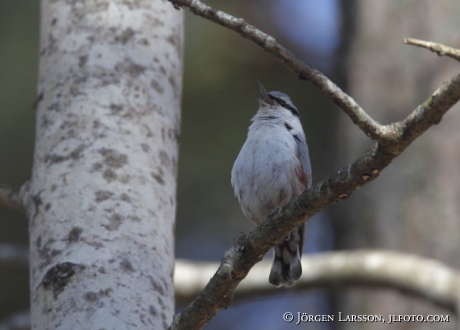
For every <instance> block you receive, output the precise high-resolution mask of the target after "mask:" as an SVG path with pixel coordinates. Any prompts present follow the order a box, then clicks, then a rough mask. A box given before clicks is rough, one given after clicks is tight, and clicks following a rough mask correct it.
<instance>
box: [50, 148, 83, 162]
mask: <svg viewBox="0 0 460 330" xmlns="http://www.w3.org/2000/svg"><path fill="white" fill-rule="evenodd" d="M84 149H85V146H84V145H83V144H82V145H80V146H78V147H77V148H76V149H74V150H73V151H72V152H70V153H69V154H68V155H65V156H63V155H56V154H51V155H46V156H45V162H46V163H48V164H51V165H52V164H57V163H61V162H63V161H66V160H70V159H71V160H78V159H80V157H81V153H82V152H83V150H84Z"/></svg>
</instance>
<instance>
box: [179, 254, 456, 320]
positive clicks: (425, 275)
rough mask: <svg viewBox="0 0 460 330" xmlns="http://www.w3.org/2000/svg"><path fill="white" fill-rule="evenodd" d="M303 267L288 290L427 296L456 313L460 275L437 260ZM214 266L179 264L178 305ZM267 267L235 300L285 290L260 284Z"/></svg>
mask: <svg viewBox="0 0 460 330" xmlns="http://www.w3.org/2000/svg"><path fill="white" fill-rule="evenodd" d="M302 265H303V266H304V271H303V274H302V276H301V278H300V279H299V280H298V281H297V283H296V285H295V287H294V288H293V289H291V290H295V291H302V290H308V289H312V288H318V287H323V288H330V287H344V286H373V287H388V288H393V289H396V290H398V291H400V292H401V293H404V294H412V295H415V296H417V297H422V298H426V299H428V300H430V301H431V302H432V303H433V304H435V305H437V306H439V307H442V308H446V309H448V310H450V311H452V312H454V313H456V305H457V303H458V301H459V300H458V299H459V294H458V289H459V288H460V273H459V272H458V271H456V270H454V269H452V268H450V267H448V266H446V265H444V264H442V263H440V262H438V261H435V260H431V259H426V258H421V257H416V256H413V255H409V254H404V253H399V252H384V251H371V250H367V251H366V250H362V251H354V252H335V253H319V254H315V255H310V256H304V257H303V258H302ZM217 267H218V264H217V263H211V262H207V263H206V262H199V263H194V262H190V261H185V260H178V261H177V262H176V275H175V278H174V283H175V289H176V302H177V301H179V302H185V301H190V300H191V299H193V297H195V296H196V295H197V294H198V293H199V292H200V291H201V289H202V288H203V287H204V285H205V284H206V282H207V281H208V279H209V277H210V276H212V274H213V271H214V270H215V269H216V268H217ZM270 267H271V262H269V261H262V262H260V263H258V264H257V265H256V266H254V268H253V269H252V270H251V272H250V273H249V274H248V276H247V277H246V278H245V279H244V280H243V281H242V282H241V284H240V285H239V286H238V288H237V290H236V292H235V299H242V298H248V297H256V296H259V297H260V296H261V295H264V294H274V293H280V292H283V291H280V290H279V289H277V288H276V287H274V286H273V285H270V284H269V283H268V282H267V281H264V280H263V279H264V278H266V277H267V274H268V273H269V271H270Z"/></svg>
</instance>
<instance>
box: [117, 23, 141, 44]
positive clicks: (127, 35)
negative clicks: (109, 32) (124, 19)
mask: <svg viewBox="0 0 460 330" xmlns="http://www.w3.org/2000/svg"><path fill="white" fill-rule="evenodd" d="M135 34H136V33H135V32H134V30H133V29H131V28H130V27H129V28H127V29H125V30H123V32H122V33H121V34H120V35H119V36H116V37H115V41H116V42H121V43H122V44H123V45H125V44H126V43H127V42H128V41H129V40H130V39H131V38H132V37H133V36H134V35H135Z"/></svg>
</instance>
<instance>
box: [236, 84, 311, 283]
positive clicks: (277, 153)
mask: <svg viewBox="0 0 460 330" xmlns="http://www.w3.org/2000/svg"><path fill="white" fill-rule="evenodd" d="M259 87H260V95H257V94H256V96H257V99H258V100H259V104H260V107H259V111H257V113H256V115H255V116H254V117H253V118H252V120H251V121H252V124H251V126H249V132H248V137H247V139H246V142H245V143H244V145H243V148H242V149H241V151H240V153H239V155H238V157H237V158H236V161H235V164H234V165H233V169H232V180H231V182H232V186H233V189H234V190H235V195H236V197H237V198H238V201H239V203H240V206H241V209H242V210H243V213H244V215H245V216H246V217H247V218H248V219H249V220H250V221H251V222H252V223H254V224H255V225H258V224H260V223H261V222H262V221H264V220H265V219H266V218H267V216H268V215H269V213H270V211H272V210H273V209H276V208H277V207H283V206H284V205H285V204H287V203H289V202H290V201H291V200H292V199H294V198H295V197H296V196H298V195H300V194H301V193H302V192H303V191H304V190H305V189H307V188H310V187H311V175H312V174H311V165H310V156H309V154H308V146H307V141H306V139H305V133H304V132H303V129H302V124H301V123H300V119H299V111H298V110H297V108H296V107H295V106H294V104H293V103H292V102H291V99H290V98H289V97H288V96H287V95H286V94H284V93H281V92H269V93H267V92H266V91H265V89H264V87H263V86H262V84H260V83H259ZM305 227H306V224H303V225H301V226H300V227H298V228H297V229H296V230H294V231H293V232H292V233H291V234H289V235H288V236H286V237H285V238H284V239H283V240H282V241H281V242H279V243H278V244H277V245H276V246H275V248H274V254H273V265H272V268H271V271H270V276H269V282H270V283H271V284H273V285H276V286H283V285H285V286H292V285H294V283H295V282H296V281H297V280H298V279H299V277H300V275H301V274H302V265H301V263H300V258H301V256H302V247H303V241H304V237H305V229H306V228H305Z"/></svg>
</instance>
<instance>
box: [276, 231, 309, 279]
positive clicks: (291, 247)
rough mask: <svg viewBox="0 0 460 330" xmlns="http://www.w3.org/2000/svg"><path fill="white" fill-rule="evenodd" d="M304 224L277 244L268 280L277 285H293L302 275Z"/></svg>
mask: <svg viewBox="0 0 460 330" xmlns="http://www.w3.org/2000/svg"><path fill="white" fill-rule="evenodd" d="M305 226H306V224H303V225H302V226H300V227H299V228H297V229H296V230H295V231H293V232H292V233H291V234H289V235H288V236H286V237H285V238H284V239H283V240H282V241H281V242H279V243H278V244H277V245H275V248H274V253H273V264H272V269H271V271H270V276H269V278H268V281H269V282H270V283H271V284H273V285H275V286H277V287H280V286H283V285H284V286H287V287H290V286H293V285H294V284H295V282H296V281H297V280H298V279H299V278H300V275H302V264H301V262H300V259H301V258H302V247H303V241H304V237H305Z"/></svg>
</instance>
